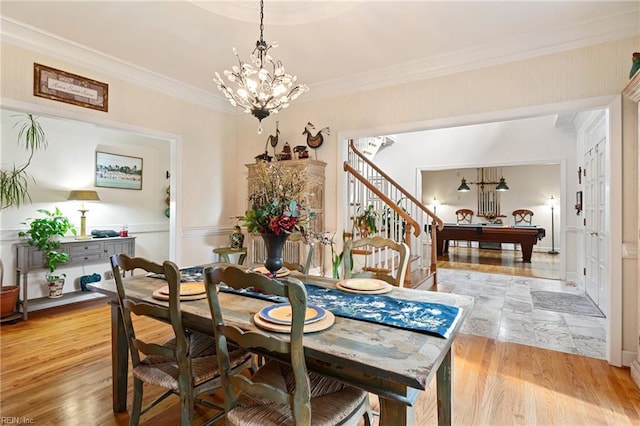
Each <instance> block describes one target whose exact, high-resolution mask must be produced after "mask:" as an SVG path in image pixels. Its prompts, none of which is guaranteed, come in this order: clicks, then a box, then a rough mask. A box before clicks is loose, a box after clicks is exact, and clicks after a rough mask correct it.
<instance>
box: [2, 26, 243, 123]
mask: <svg viewBox="0 0 640 426" xmlns="http://www.w3.org/2000/svg"><path fill="white" fill-rule="evenodd" d="M0 39H1V40H2V43H7V44H13V45H16V46H19V47H22V48H24V49H28V50H32V51H35V52H38V53H42V54H46V55H48V56H51V57H54V58H57V59H61V60H65V61H69V62H71V63H74V64H78V65H81V66H83V67H85V68H87V69H91V70H95V71H98V72H100V73H106V74H109V75H112V76H113V77H116V78H119V79H122V80H123V81H126V82H130V83H134V84H137V85H139V86H142V87H146V88H149V89H151V90H154V91H157V92H160V93H164V94H166V95H169V96H173V97H176V98H179V99H183V100H185V101H188V102H192V103H195V104H198V105H203V106H205V107H207V108H211V109H213V110H216V111H221V112H226V113H231V114H233V113H237V110H236V108H234V107H232V106H231V105H230V104H229V102H228V101H227V100H226V99H224V98H223V97H220V96H217V95H215V94H214V93H211V92H207V91H205V90H201V89H198V88H196V87H193V86H190V85H187V84H185V83H182V82H180V81H178V80H174V79H171V78H169V77H166V76H163V75H161V74H159V73H156V72H153V71H150V70H147V69H144V68H142V67H138V66H136V65H133V64H130V63H128V62H125V61H122V60H120V59H118V58H115V57H113V56H109V55H106V54H104V53H102V52H99V51H97V50H93V49H90V48H88V47H86V46H83V45H81V44H78V43H75V42H72V41H70V40H67V39H64V38H61V37H58V36H56V35H54V34H51V33H49V32H46V31H43V30H41V29H39V28H36V27H33V26H30V25H27V24H24V23H22V22H19V21H15V20H13V19H10V18H6V17H3V16H2V17H0Z"/></svg>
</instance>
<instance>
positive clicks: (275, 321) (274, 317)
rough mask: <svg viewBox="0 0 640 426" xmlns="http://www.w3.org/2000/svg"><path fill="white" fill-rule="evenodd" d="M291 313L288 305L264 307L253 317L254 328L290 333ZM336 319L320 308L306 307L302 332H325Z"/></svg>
mask: <svg viewBox="0 0 640 426" xmlns="http://www.w3.org/2000/svg"><path fill="white" fill-rule="evenodd" d="M292 319H293V312H292V310H291V304H289V303H274V304H273V305H269V306H266V307H264V308H262V309H261V310H260V311H258V312H256V313H255V315H254V316H253V320H254V323H255V324H256V326H258V327H260V328H263V329H265V330H269V331H275V332H278V333H290V332H291V321H292ZM335 320H336V318H335V316H334V315H333V314H332V313H331V311H328V310H326V309H324V308H321V307H320V306H315V305H307V312H306V314H305V321H304V332H305V333H313V332H316V331H322V330H326V329H327V328H329V327H331V326H332V325H333V323H334V322H335Z"/></svg>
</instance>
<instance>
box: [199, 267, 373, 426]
mask: <svg viewBox="0 0 640 426" xmlns="http://www.w3.org/2000/svg"><path fill="white" fill-rule="evenodd" d="M204 274H205V284H206V287H207V296H208V298H209V307H210V309H211V317H212V318H213V330H214V334H215V337H216V347H217V352H218V364H219V365H220V366H221V373H222V382H223V385H224V402H225V410H226V413H227V424H232V425H236V426H240V425H261V426H268V425H272V426H280V425H296V426H306V425H311V424H314V425H316V424H318V425H319V424H322V425H338V424H339V425H351V424H354V425H355V424H357V423H358V421H359V420H360V418H361V417H363V416H364V421H365V424H366V425H371V424H372V419H371V411H370V409H369V395H368V393H367V392H366V391H364V390H361V389H357V388H354V387H351V386H348V385H345V384H344V383H341V382H339V381H337V380H333V379H330V378H328V377H326V376H322V375H319V374H316V373H313V372H309V371H308V370H307V365H306V361H305V356H304V330H303V327H304V320H305V316H306V308H307V292H306V289H305V287H304V285H303V284H302V282H301V281H299V280H297V279H295V278H292V277H289V278H288V280H287V281H279V280H273V279H270V278H268V277H266V276H263V275H260V274H256V273H250V272H245V271H243V270H241V269H239V268H237V267H235V266H228V267H226V268H222V267H218V268H213V267H207V268H205V271H204ZM223 282H224V283H225V284H226V285H228V286H229V287H232V288H234V289H244V288H253V289H255V290H257V291H260V292H261V293H265V294H274V295H279V296H284V297H286V298H287V299H288V300H289V303H290V304H291V309H292V320H291V333H290V334H287V335H283V334H278V333H271V332H266V331H265V332H262V331H260V330H257V329H254V330H242V329H240V328H239V327H236V326H234V325H232V324H230V323H229V322H227V320H226V318H225V315H224V310H223V309H222V308H221V305H220V300H219V297H218V285H219V284H220V283H223ZM228 343H233V344H235V345H237V346H239V347H241V348H244V349H247V350H250V351H256V352H257V353H261V354H269V355H271V356H272V358H267V361H266V363H265V364H263V365H262V366H261V367H260V368H258V371H257V372H256V373H255V374H254V375H253V376H251V377H246V376H245V375H242V374H237V373H234V372H233V371H232V369H231V366H232V364H231V358H230V357H229V347H228ZM275 358H277V359H278V360H279V361H276V360H275Z"/></svg>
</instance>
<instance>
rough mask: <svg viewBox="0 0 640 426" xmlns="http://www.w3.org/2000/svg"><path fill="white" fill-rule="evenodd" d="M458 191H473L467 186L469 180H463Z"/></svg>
mask: <svg viewBox="0 0 640 426" xmlns="http://www.w3.org/2000/svg"><path fill="white" fill-rule="evenodd" d="M458 191H459V192H469V191H471V188H469V185H467V180H466V179H465V178H462V181H461V182H460V186H459V187H458Z"/></svg>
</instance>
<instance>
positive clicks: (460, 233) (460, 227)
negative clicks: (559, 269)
mask: <svg viewBox="0 0 640 426" xmlns="http://www.w3.org/2000/svg"><path fill="white" fill-rule="evenodd" d="M544 236H545V230H544V228H540V227H538V226H504V225H494V224H489V223H486V224H485V223H469V224H467V223H465V224H455V223H445V224H444V228H443V229H442V230H441V231H438V232H437V236H436V239H437V241H436V250H437V253H438V256H441V255H442V254H444V253H447V252H448V251H449V241H450V240H462V241H489V242H496V243H514V244H520V247H522V261H523V262H526V263H531V253H532V252H533V245H534V244H536V243H537V242H538V241H539V240H542V239H543V238H544Z"/></svg>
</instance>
